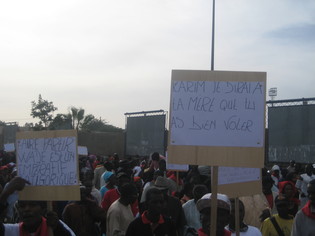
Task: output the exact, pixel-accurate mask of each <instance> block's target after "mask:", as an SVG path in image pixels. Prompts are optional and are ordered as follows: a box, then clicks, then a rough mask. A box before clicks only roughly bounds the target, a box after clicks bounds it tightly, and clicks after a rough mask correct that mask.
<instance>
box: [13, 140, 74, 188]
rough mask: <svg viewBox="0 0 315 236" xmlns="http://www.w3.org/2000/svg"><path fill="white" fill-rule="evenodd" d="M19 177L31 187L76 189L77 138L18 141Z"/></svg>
mask: <svg viewBox="0 0 315 236" xmlns="http://www.w3.org/2000/svg"><path fill="white" fill-rule="evenodd" d="M17 149H18V150H19V151H18V156H17V158H18V174H19V176H21V177H22V178H25V179H27V180H28V181H29V182H31V184H32V185H33V186H38V185H40V186H43V185H50V186H57V185H76V184H77V168H76V163H77V162H76V152H77V149H76V138H75V137H58V138H37V139H19V140H17Z"/></svg>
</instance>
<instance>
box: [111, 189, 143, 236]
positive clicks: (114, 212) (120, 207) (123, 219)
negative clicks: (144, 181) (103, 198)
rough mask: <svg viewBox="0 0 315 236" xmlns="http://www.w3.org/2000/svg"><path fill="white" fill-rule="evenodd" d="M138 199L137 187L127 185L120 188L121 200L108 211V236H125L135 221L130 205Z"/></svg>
mask: <svg viewBox="0 0 315 236" xmlns="http://www.w3.org/2000/svg"><path fill="white" fill-rule="evenodd" d="M137 197H138V191H137V188H136V186H134V185H133V184H131V183H126V184H124V185H122V186H121V187H120V198H119V199H118V200H116V201H115V202H114V203H113V204H112V205H111V206H110V207H109V209H108V211H107V217H106V236H125V234H126V231H127V228H128V226H129V224H130V223H131V222H132V221H133V220H134V218H135V217H134V214H133V212H132V210H131V206H130V204H132V203H133V202H135V200H136V199H137Z"/></svg>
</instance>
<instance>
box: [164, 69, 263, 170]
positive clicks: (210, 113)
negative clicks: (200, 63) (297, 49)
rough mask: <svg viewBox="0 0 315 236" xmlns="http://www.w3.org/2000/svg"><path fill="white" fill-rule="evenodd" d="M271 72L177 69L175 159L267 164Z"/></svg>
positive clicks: (170, 149) (173, 127) (172, 135)
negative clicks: (266, 148) (267, 115)
mask: <svg viewBox="0 0 315 236" xmlns="http://www.w3.org/2000/svg"><path fill="white" fill-rule="evenodd" d="M265 90H266V73H265V72H231V71H185V70H173V72H172V84H171V104H170V121H169V124H170V136H169V146H168V153H169V161H170V162H171V163H176V164H192V165H212V166H234V167H263V165H264V130H265V96H266V93H265Z"/></svg>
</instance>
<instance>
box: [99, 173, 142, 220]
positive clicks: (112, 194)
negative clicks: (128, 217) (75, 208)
mask: <svg viewBox="0 0 315 236" xmlns="http://www.w3.org/2000/svg"><path fill="white" fill-rule="evenodd" d="M117 180H118V182H117V185H118V186H117V188H113V189H110V190H108V191H107V192H106V193H105V195H104V197H103V199H102V203H101V207H102V208H103V209H105V211H107V210H108V209H109V207H110V206H111V205H112V203H113V202H115V201H116V200H117V199H118V198H119V197H120V190H119V189H120V187H121V186H122V185H124V184H126V183H131V178H130V176H128V175H127V174H126V173H124V172H119V173H118V174H117ZM131 209H132V212H133V214H134V215H135V216H136V215H137V214H138V213H139V204H138V200H135V201H134V203H132V204H131Z"/></svg>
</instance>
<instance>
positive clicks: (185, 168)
mask: <svg viewBox="0 0 315 236" xmlns="http://www.w3.org/2000/svg"><path fill="white" fill-rule="evenodd" d="M166 169H167V170H179V171H188V169H189V166H188V165H180V164H170V163H167V164H166Z"/></svg>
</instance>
